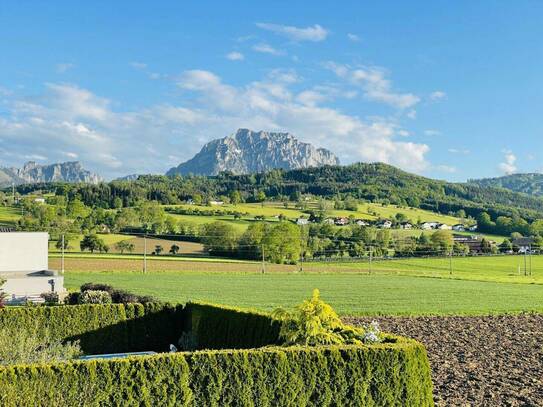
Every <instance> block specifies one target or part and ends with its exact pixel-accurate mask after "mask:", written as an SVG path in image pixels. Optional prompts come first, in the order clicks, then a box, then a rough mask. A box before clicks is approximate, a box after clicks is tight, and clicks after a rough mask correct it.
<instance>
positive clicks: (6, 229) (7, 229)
mask: <svg viewBox="0 0 543 407" xmlns="http://www.w3.org/2000/svg"><path fill="white" fill-rule="evenodd" d="M14 231H15V229H13V228H12V227H9V226H1V225H0V233H8V232H14Z"/></svg>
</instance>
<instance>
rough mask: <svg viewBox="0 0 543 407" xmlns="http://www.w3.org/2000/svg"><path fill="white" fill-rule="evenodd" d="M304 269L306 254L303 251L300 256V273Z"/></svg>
mask: <svg viewBox="0 0 543 407" xmlns="http://www.w3.org/2000/svg"><path fill="white" fill-rule="evenodd" d="M303 271H304V254H303V253H302V255H301V257H300V273H302V272H303Z"/></svg>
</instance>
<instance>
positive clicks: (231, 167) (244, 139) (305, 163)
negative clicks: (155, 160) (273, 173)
mask: <svg viewBox="0 0 543 407" xmlns="http://www.w3.org/2000/svg"><path fill="white" fill-rule="evenodd" d="M338 164H339V160H338V158H337V157H336V156H335V155H334V154H333V153H331V152H330V151H328V150H326V149H323V148H316V147H314V146H313V145H311V144H308V143H303V142H301V141H299V140H297V139H296V138H295V137H294V136H293V135H291V134H289V133H271V132H270V133H268V132H265V131H259V132H255V131H252V130H248V129H239V130H238V131H237V132H236V133H235V134H233V135H231V136H228V137H225V138H222V139H217V140H213V141H210V142H209V143H207V144H206V145H204V147H203V148H202V150H201V151H200V152H199V153H198V154H196V155H195V156H194V157H193V158H192V159H190V160H189V161H186V162H184V163H182V164H180V165H179V166H178V167H175V168H172V169H170V170H169V171H168V172H167V173H166V175H175V174H189V173H191V174H195V175H216V174H218V173H219V172H222V171H229V172H232V173H233V174H249V173H258V172H263V171H267V170H270V169H274V168H281V169H286V170H290V169H298V168H308V167H321V166H323V165H338Z"/></svg>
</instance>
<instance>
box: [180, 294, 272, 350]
mask: <svg viewBox="0 0 543 407" xmlns="http://www.w3.org/2000/svg"><path fill="white" fill-rule="evenodd" d="M185 309H186V311H187V313H188V315H189V317H188V319H187V326H186V328H185V330H188V331H191V332H192V333H193V334H194V335H195V338H196V342H197V347H198V349H249V348H259V347H261V346H267V345H277V344H279V329H280V328H281V327H280V324H279V322H278V321H274V320H272V319H271V318H270V316H269V315H268V314H264V313H261V312H258V311H253V310H246V309H245V310H243V309H239V308H233V307H226V306H217V305H213V304H206V303H188V304H187V306H186V307H185ZM210 333H212V334H211V335H210Z"/></svg>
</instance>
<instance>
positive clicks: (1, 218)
mask: <svg viewBox="0 0 543 407" xmlns="http://www.w3.org/2000/svg"><path fill="white" fill-rule="evenodd" d="M20 217H21V210H20V209H18V208H13V207H11V206H0V224H4V225H6V224H7V225H14V224H15V223H16V222H17V221H18V220H19V218H20Z"/></svg>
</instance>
